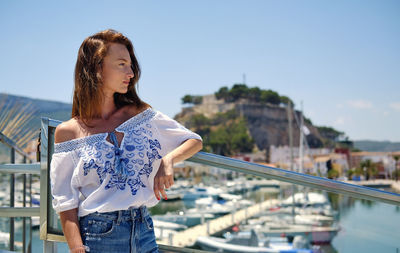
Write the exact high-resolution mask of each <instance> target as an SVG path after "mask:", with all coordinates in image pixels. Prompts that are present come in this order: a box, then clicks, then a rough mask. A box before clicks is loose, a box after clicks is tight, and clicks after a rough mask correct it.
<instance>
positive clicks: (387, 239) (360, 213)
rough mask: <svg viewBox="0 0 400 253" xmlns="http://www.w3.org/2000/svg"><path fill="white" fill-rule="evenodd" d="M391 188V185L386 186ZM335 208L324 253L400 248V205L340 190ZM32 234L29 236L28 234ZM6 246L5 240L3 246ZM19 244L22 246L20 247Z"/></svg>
mask: <svg viewBox="0 0 400 253" xmlns="http://www.w3.org/2000/svg"><path fill="white" fill-rule="evenodd" d="M386 190H387V189H386ZM278 195H279V194H278V193H277V192H276V191H271V190H270V188H261V189H259V190H257V191H255V192H250V193H247V194H246V195H245V197H246V198H248V199H251V200H255V201H260V200H261V199H269V198H277V197H279V196H278ZM328 198H329V200H330V202H331V204H332V207H333V208H334V210H337V211H338V217H337V220H338V224H339V226H340V231H339V232H338V234H337V235H336V237H335V238H334V239H333V241H332V242H331V244H330V245H323V246H322V247H321V249H322V252H324V253H333V252H340V253H347V252H349V253H350V252H351V253H352V252H363V253H375V252H393V253H397V252H400V206H394V205H389V204H384V203H380V202H372V201H365V200H360V199H354V198H351V197H346V196H342V195H337V194H331V193H329V194H328ZM190 207H191V203H190V202H184V201H181V200H178V201H162V202H161V203H159V204H158V205H157V206H155V207H153V208H152V209H151V212H152V213H153V214H164V213H166V212H174V211H180V210H185V209H187V208H190ZM0 222H1V223H0V229H1V231H2V232H8V219H6V218H1V219H0ZM21 224H22V222H21V220H20V219H17V221H16V231H17V233H16V241H19V242H21V241H22V228H21ZM27 238H28V237H27ZM1 248H2V249H5V246H4V244H3V245H2V246H1ZM17 248H18V247H17ZM32 248H33V252H42V251H43V243H42V241H41V240H39V230H38V228H37V229H35V230H34V231H33V244H32ZM58 252H61V253H64V252H68V248H67V245H66V244H65V243H59V244H58Z"/></svg>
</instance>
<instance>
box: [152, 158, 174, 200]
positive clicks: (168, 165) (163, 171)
mask: <svg viewBox="0 0 400 253" xmlns="http://www.w3.org/2000/svg"><path fill="white" fill-rule="evenodd" d="M173 184H174V168H173V161H172V158H170V157H169V156H168V155H167V156H164V157H163V158H162V159H161V164H160V168H159V169H158V171H157V174H156V176H155V177H154V194H155V195H156V198H157V199H158V200H160V193H161V195H162V197H163V198H164V199H167V194H166V193H165V189H168V188H170V187H171V186H172V185H173Z"/></svg>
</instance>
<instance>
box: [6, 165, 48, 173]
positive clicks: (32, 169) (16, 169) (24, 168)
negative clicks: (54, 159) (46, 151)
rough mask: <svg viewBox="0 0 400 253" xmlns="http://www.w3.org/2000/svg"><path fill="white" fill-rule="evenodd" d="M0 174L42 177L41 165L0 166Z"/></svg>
mask: <svg viewBox="0 0 400 253" xmlns="http://www.w3.org/2000/svg"><path fill="white" fill-rule="evenodd" d="M0 172H1V173H8V174H15V173H24V174H36V175H40V163H22V164H15V163H9V164H0Z"/></svg>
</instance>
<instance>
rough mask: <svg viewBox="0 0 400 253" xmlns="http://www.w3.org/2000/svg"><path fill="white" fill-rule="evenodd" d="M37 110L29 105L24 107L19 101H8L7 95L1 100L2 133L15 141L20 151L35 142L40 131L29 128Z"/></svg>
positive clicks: (0, 120)
mask: <svg viewBox="0 0 400 253" xmlns="http://www.w3.org/2000/svg"><path fill="white" fill-rule="evenodd" d="M36 112H37V110H36V109H35V107H34V106H33V105H32V103H28V104H26V105H23V104H21V103H19V102H18V101H15V100H14V101H11V102H10V101H7V95H5V96H2V97H1V100H0V133H2V134H3V135H5V136H7V137H8V138H9V139H11V140H13V141H14V143H15V144H16V145H17V147H18V148H20V149H25V148H26V147H27V145H28V144H29V143H30V142H31V141H32V140H34V139H35V138H36V137H37V135H38V133H39V130H38V129H31V128H29V127H27V125H28V123H29V121H31V120H32V118H33V117H34V116H35V113H36Z"/></svg>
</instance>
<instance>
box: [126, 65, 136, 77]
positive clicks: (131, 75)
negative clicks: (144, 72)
mask: <svg viewBox="0 0 400 253" xmlns="http://www.w3.org/2000/svg"><path fill="white" fill-rule="evenodd" d="M127 75H128V77H129V78H133V77H134V76H135V74H134V73H133V67H130V68H129V69H128V73H127Z"/></svg>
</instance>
